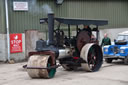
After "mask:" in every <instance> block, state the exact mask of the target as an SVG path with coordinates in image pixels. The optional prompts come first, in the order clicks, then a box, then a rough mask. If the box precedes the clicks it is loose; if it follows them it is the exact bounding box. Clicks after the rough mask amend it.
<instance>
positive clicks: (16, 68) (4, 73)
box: [0, 61, 128, 85]
mask: <svg viewBox="0 0 128 85" xmlns="http://www.w3.org/2000/svg"><path fill="white" fill-rule="evenodd" d="M25 64H26V62H22V63H15V64H4V63H0V85H128V65H124V64H123V62H122V61H115V62H113V63H111V64H107V63H105V62H104V64H103V65H102V67H101V69H100V70H99V71H98V72H92V73H90V72H85V71H83V70H82V69H78V70H75V71H65V70H64V69H63V68H62V67H59V68H58V69H57V72H56V75H55V77H54V78H52V79H31V78H30V77H29V76H28V74H27V72H26V70H25V69H23V68H22V66H23V65H25Z"/></svg>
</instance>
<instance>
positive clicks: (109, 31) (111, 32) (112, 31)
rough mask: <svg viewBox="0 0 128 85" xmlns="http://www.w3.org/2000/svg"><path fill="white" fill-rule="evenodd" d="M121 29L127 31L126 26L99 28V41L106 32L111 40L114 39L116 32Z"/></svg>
mask: <svg viewBox="0 0 128 85" xmlns="http://www.w3.org/2000/svg"><path fill="white" fill-rule="evenodd" d="M123 31H128V28H111V29H100V43H101V40H102V38H103V37H104V34H105V33H107V34H108V37H109V38H110V39H111V41H112V42H114V39H116V38H117V35H118V33H120V32H123Z"/></svg>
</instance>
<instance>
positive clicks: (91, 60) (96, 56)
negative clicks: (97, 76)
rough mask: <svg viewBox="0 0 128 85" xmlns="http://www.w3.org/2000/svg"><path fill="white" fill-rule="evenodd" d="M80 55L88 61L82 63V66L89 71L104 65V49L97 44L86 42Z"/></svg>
mask: <svg viewBox="0 0 128 85" xmlns="http://www.w3.org/2000/svg"><path fill="white" fill-rule="evenodd" d="M80 57H81V58H82V59H83V60H85V61H86V63H82V64H81V66H82V68H84V69H85V70H87V71H97V70H99V69H100V67H101V65H102V61H103V55H102V50H101V48H100V46H99V45H97V44H94V43H89V44H86V45H85V46H84V47H83V48H82V50H81V55H80Z"/></svg>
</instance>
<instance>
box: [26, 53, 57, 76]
mask: <svg viewBox="0 0 128 85" xmlns="http://www.w3.org/2000/svg"><path fill="white" fill-rule="evenodd" d="M49 66H52V60H51V57H50V56H49V55H32V56H31V57H30V58H29V61H28V64H27V67H37V69H27V72H28V75H29V76H30V77H31V78H52V77H54V75H55V73H56V68H52V69H38V67H42V68H47V67H49Z"/></svg>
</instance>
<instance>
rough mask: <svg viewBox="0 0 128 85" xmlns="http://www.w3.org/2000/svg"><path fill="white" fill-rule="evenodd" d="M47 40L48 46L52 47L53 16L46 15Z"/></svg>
mask: <svg viewBox="0 0 128 85" xmlns="http://www.w3.org/2000/svg"><path fill="white" fill-rule="evenodd" d="M48 39H49V45H54V14H53V13H49V14H48Z"/></svg>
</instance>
